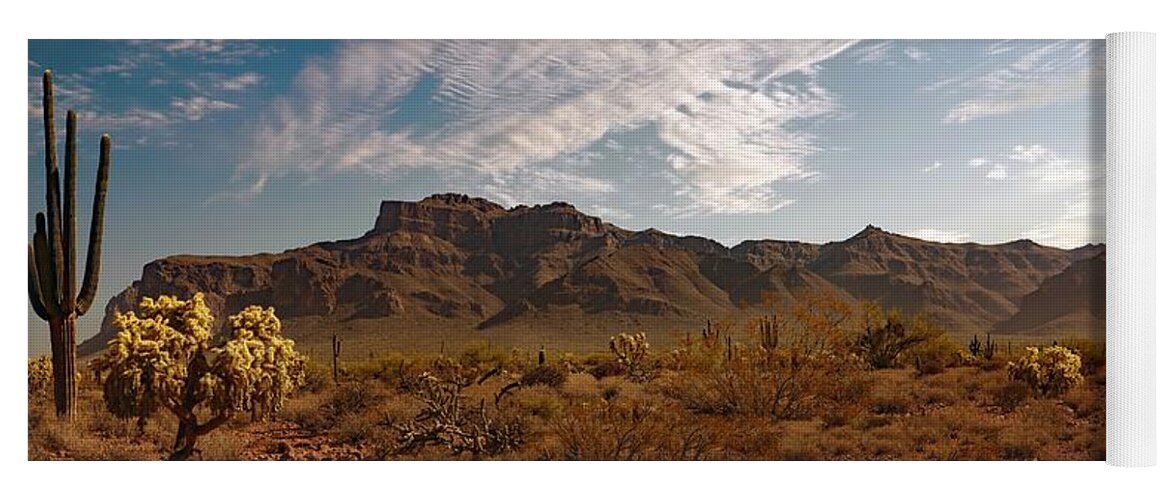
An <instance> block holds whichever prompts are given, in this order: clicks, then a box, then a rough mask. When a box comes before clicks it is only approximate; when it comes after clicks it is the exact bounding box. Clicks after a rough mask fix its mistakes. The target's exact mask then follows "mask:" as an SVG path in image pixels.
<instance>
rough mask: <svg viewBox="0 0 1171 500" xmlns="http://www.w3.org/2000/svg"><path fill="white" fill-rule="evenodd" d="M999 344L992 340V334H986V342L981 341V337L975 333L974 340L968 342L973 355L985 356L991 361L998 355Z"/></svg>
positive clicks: (969, 350)
mask: <svg viewBox="0 0 1171 500" xmlns="http://www.w3.org/2000/svg"><path fill="white" fill-rule="evenodd" d="M998 348H999V346H997V345H996V342H994V341H993V340H992V334H985V337H984V342H982V343H981V342H980V337H978V336H975V335H973V336H972V341H971V342H968V352H971V353H972V356H973V357H977V358H984V359H986V360H989V361H991V360H992V358H994V357H996V351H997V350H998Z"/></svg>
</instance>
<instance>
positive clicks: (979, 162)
mask: <svg viewBox="0 0 1171 500" xmlns="http://www.w3.org/2000/svg"><path fill="white" fill-rule="evenodd" d="M985 163H988V160H987V159H986V158H972V159H971V160H970V161H968V166H969V167H983V166H984V164H985Z"/></svg>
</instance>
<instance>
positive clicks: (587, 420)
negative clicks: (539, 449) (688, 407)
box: [546, 401, 719, 461]
mask: <svg viewBox="0 0 1171 500" xmlns="http://www.w3.org/2000/svg"><path fill="white" fill-rule="evenodd" d="M553 434H554V436H555V437H556V439H557V445H558V446H557V448H556V451H555V452H549V453H548V454H549V456H547V457H546V458H555V459H565V460H608V461H613V460H701V459H704V458H706V457H707V456H708V455H709V453H710V452H711V448H712V445H713V443H714V442H715V441H716V438H717V437H718V435H719V434H718V432H717V430H715V429H712V428H710V426H707V425H703V424H702V423H700V422H698V421H697V420H695V419H694V418H693V417H689V416H688V415H686V414H679V413H677V412H670V411H664V410H663V409H662V408H660V407H658V406H655V405H652V404H649V403H647V402H644V401H623V402H609V403H603V404H598V405H589V406H581V405H577V406H574V407H572V408H570V409H568V410H567V411H566V414H565V415H564V416H563V417H562V418H561V419H560V420H558V421H557V422H556V423H555V424H554V425H553Z"/></svg>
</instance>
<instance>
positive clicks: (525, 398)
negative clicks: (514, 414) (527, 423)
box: [515, 387, 565, 420]
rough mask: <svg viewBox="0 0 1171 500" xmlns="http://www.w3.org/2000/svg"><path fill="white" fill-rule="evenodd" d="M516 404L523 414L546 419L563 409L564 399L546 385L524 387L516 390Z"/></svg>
mask: <svg viewBox="0 0 1171 500" xmlns="http://www.w3.org/2000/svg"><path fill="white" fill-rule="evenodd" d="M515 402H516V405H517V406H518V407H519V408H520V409H521V411H523V412H524V413H525V414H528V415H532V416H534V417H540V418H542V419H545V420H548V419H551V418H554V417H556V416H557V415H560V414H561V413H562V412H563V411H565V401H564V400H563V399H562V398H561V395H560V394H558V393H557V391H554V390H551V389H549V388H547V387H524V388H521V389H520V390H519V391H517V393H516V396H515Z"/></svg>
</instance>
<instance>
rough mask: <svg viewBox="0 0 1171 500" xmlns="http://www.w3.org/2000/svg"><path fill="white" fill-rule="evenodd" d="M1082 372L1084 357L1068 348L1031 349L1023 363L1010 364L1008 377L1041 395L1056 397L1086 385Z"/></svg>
mask: <svg viewBox="0 0 1171 500" xmlns="http://www.w3.org/2000/svg"><path fill="white" fill-rule="evenodd" d="M1081 369H1082V358H1081V356H1079V355H1077V354H1076V353H1074V352H1073V351H1071V350H1069V349H1067V348H1065V347H1061V346H1057V345H1055V346H1051V347H1046V348H1044V349H1038V348H1036V347H1027V348H1025V355H1024V356H1023V357H1021V359H1020V360H1018V361H1016V362H1012V363H1009V364H1008V376H1009V377H1010V378H1012V379H1013V380H1020V381H1022V382H1025V383H1026V384H1029V387H1031V388H1032V389H1033V392H1034V393H1036V394H1038V395H1040V396H1055V395H1058V394H1062V393H1065V392H1066V391H1068V390H1070V389H1072V388H1073V387H1074V386H1076V385H1078V384H1080V383H1081V382H1082V374H1081Z"/></svg>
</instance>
